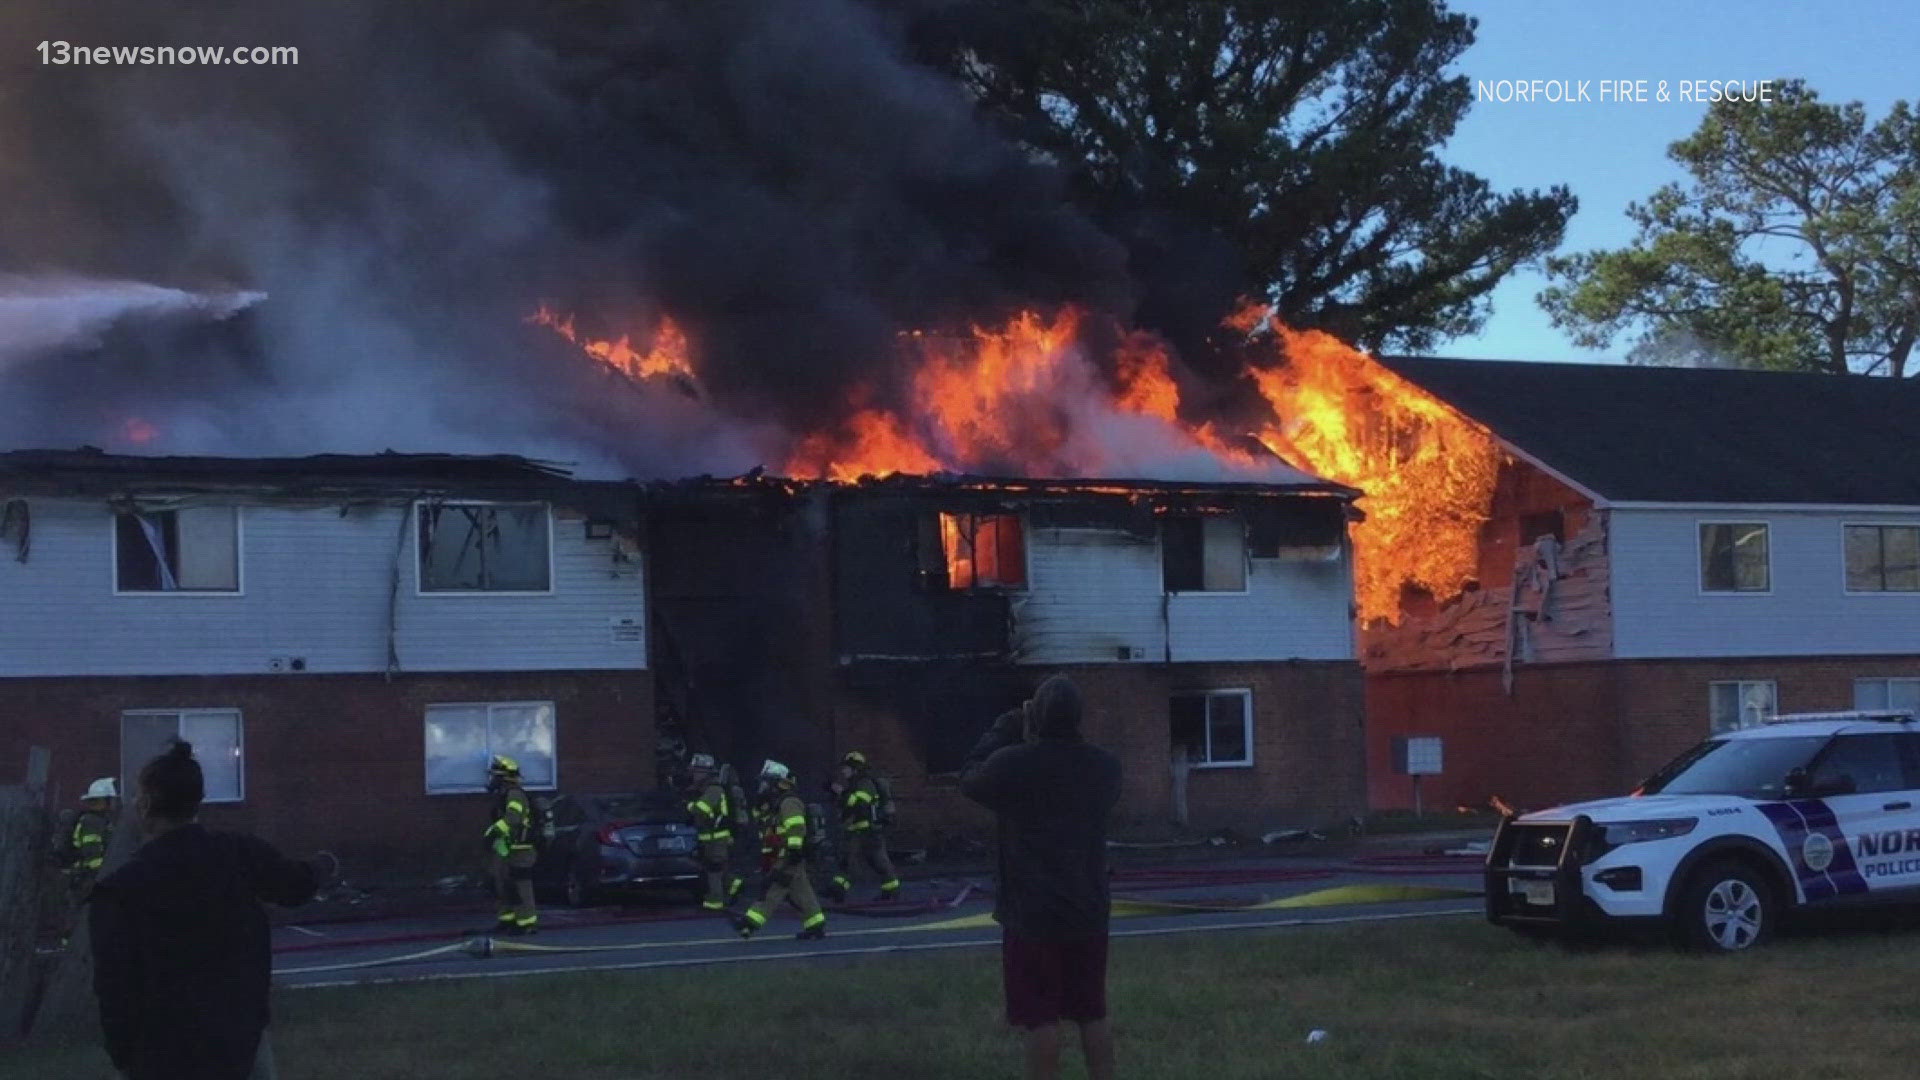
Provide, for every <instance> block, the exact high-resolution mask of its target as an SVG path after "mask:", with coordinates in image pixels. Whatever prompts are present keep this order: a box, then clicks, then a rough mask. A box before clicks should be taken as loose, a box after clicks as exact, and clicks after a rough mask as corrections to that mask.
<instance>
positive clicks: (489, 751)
mask: <svg viewBox="0 0 1920 1080" xmlns="http://www.w3.org/2000/svg"><path fill="white" fill-rule="evenodd" d="M528 707H544V708H546V710H547V711H548V712H549V713H550V714H552V716H553V780H552V782H551V783H547V784H533V783H524V782H523V783H522V784H521V785H520V786H521V788H523V789H524V790H526V791H559V790H560V706H559V704H558V703H556V702H554V701H550V700H549V701H430V702H427V703H426V704H425V705H424V706H422V707H421V710H420V788H421V790H422V791H424V792H425V793H426V794H427V795H428V796H436V795H484V794H486V792H487V785H486V781H485V780H484V779H483V780H482V781H481V783H480V786H479V787H470V788H469V787H463V788H440V789H437V790H436V789H435V788H434V786H433V779H432V774H431V772H430V771H429V770H431V768H432V758H431V757H430V756H429V755H428V753H427V716H428V714H429V713H430V712H431V711H432V710H434V709H485V710H487V747H486V755H487V760H489V761H491V760H493V755H494V754H495V753H496V751H495V750H494V749H493V710H494V709H496V708H502V709H512V708H528Z"/></svg>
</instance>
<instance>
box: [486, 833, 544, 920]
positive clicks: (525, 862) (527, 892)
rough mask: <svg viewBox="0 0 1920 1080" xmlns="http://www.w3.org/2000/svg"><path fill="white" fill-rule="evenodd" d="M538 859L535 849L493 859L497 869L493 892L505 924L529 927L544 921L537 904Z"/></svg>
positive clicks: (494, 868) (493, 869)
mask: <svg viewBox="0 0 1920 1080" xmlns="http://www.w3.org/2000/svg"><path fill="white" fill-rule="evenodd" d="M534 859H535V855H534V852H533V849H532V848H528V849H527V850H525V851H515V852H514V853H513V854H511V855H505V856H501V855H493V856H490V858H489V862H490V863H491V864H492V867H491V868H492V871H493V894H494V897H495V899H496V900H497V901H498V903H499V917H498V922H499V923H500V925H502V926H508V925H512V926H517V927H519V928H520V929H523V930H527V929H531V928H532V927H533V926H534V925H536V924H537V923H538V922H539V921H540V914H539V912H538V911H537V910H535V908H534V906H533V863H534Z"/></svg>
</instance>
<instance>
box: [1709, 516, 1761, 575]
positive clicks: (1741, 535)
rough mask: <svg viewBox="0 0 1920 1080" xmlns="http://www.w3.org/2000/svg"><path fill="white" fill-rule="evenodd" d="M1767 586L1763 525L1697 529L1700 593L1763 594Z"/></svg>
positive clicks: (1726, 524) (1757, 523) (1727, 525)
mask: <svg viewBox="0 0 1920 1080" xmlns="http://www.w3.org/2000/svg"><path fill="white" fill-rule="evenodd" d="M1771 587H1772V581H1771V576H1770V572H1769V561H1768V555H1767V526H1766V525H1765V523H1763V522H1740V523H1716V524H1703V525H1701V526H1700V588H1701V590H1702V591H1705V592H1766V591H1767V590H1768V589H1769V588H1771Z"/></svg>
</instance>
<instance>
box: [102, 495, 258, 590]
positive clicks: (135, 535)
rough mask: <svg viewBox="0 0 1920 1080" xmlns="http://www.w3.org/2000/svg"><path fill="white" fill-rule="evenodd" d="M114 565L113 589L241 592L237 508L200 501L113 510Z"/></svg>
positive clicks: (238, 515) (238, 513)
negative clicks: (163, 507) (130, 511)
mask: <svg viewBox="0 0 1920 1080" xmlns="http://www.w3.org/2000/svg"><path fill="white" fill-rule="evenodd" d="M113 564H114V589H115V591H117V592H123V593H154V592H239V591H240V512H239V510H238V509H237V508H235V507H231V506H201V507H193V508H190V509H184V510H155V511H148V512H145V513H133V514H116V515H114V528H113Z"/></svg>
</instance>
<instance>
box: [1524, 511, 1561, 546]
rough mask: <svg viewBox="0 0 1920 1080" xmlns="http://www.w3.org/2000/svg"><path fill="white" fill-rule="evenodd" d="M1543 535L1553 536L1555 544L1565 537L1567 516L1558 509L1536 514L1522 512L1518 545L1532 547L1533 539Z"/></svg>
mask: <svg viewBox="0 0 1920 1080" xmlns="http://www.w3.org/2000/svg"><path fill="white" fill-rule="evenodd" d="M1543 536H1551V537H1553V541H1554V543H1556V544H1562V543H1565V542H1566V539H1567V516H1566V515H1565V514H1563V513H1561V512H1560V511H1558V510H1547V511H1543V512H1541V513H1538V514H1523V515H1521V517H1520V546H1521V547H1523V548H1529V547H1532V546H1533V544H1534V541H1536V540H1538V539H1540V538H1541V537H1543Z"/></svg>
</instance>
